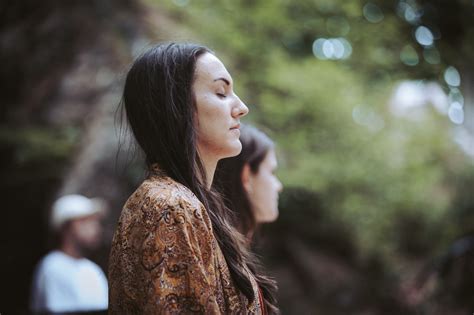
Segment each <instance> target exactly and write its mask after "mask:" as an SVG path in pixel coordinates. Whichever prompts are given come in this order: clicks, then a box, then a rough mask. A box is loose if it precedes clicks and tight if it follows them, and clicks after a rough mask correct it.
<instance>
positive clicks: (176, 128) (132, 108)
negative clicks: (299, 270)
mask: <svg viewBox="0 0 474 315" xmlns="http://www.w3.org/2000/svg"><path fill="white" fill-rule="evenodd" d="M208 52H210V50H209V49H207V48H206V47H203V46H199V45H195V44H176V43H170V44H160V45H157V46H155V47H153V48H152V49H150V50H148V51H147V52H145V53H144V54H143V55H141V56H140V57H138V58H137V59H136V61H135V62H134V64H133V65H132V68H131V69H130V71H129V73H128V75H127V78H126V82H125V88H124V94H123V104H124V106H125V111H126V115H127V120H128V122H129V125H130V127H131V129H132V132H133V134H134V136H135V139H136V141H137V143H138V144H139V146H140V147H141V149H142V150H143V152H144V154H145V159H146V163H147V166H148V167H149V168H151V167H152V165H154V164H158V165H159V168H160V169H161V170H163V171H164V172H165V173H166V174H167V175H168V176H170V177H171V178H173V179H174V180H176V181H177V182H179V183H181V184H183V185H185V186H187V187H188V188H189V189H190V190H191V191H192V192H193V193H194V194H195V195H196V196H197V198H198V199H199V200H200V201H201V202H202V203H203V205H204V206H205V208H206V209H207V210H208V213H209V217H210V219H211V222H212V226H213V230H214V233H215V235H216V239H217V241H218V242H219V245H220V248H221V250H222V252H223V254H224V257H225V259H226V261H227V265H228V267H229V271H230V274H231V276H232V278H233V280H234V282H235V285H236V286H237V287H238V288H239V290H240V291H241V292H242V293H243V294H244V295H245V296H246V297H247V298H248V299H249V300H250V301H252V300H253V299H254V292H253V288H252V285H251V282H250V279H249V276H248V274H247V272H246V271H245V270H246V268H245V266H247V267H248V268H249V269H250V270H251V271H252V272H253V273H254V275H255V278H256V279H257V282H258V285H259V286H260V288H261V289H262V291H263V295H264V299H265V304H266V306H267V310H268V311H270V312H272V313H273V312H278V309H277V308H276V302H275V289H276V286H275V283H274V282H272V281H271V280H269V279H268V278H266V277H265V276H263V275H261V274H260V272H259V271H258V270H259V269H258V268H259V267H258V262H257V260H256V259H255V257H254V256H253V255H251V254H250V253H249V252H248V251H247V249H246V247H245V241H244V239H243V237H242V235H241V234H240V233H238V232H237V230H236V229H234V228H233V227H232V225H231V224H230V223H229V221H228V209H227V208H226V206H225V204H224V203H223V201H222V199H221V197H220V195H219V194H217V193H216V192H214V191H212V190H209V189H207V187H206V185H205V183H206V175H205V171H204V167H203V164H202V161H201V160H200V158H199V156H198V153H197V139H196V130H195V127H194V126H195V124H194V118H195V114H196V104H195V99H194V93H193V90H192V86H193V81H194V73H195V66H196V61H197V59H198V58H199V56H201V55H203V54H205V53H208Z"/></svg>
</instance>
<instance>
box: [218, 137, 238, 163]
mask: <svg viewBox="0 0 474 315" xmlns="http://www.w3.org/2000/svg"><path fill="white" fill-rule="evenodd" d="M241 151H242V143H240V141H239V140H237V141H236V142H234V143H232V145H230V146H229V147H228V150H226V152H225V153H224V155H225V156H223V157H222V158H223V159H224V158H228V157H233V156H237V155H239V154H240V152H241Z"/></svg>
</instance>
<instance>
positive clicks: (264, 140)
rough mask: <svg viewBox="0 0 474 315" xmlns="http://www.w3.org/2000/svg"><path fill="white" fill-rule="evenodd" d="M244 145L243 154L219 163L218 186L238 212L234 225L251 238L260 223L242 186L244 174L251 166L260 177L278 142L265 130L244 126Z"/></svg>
mask: <svg viewBox="0 0 474 315" xmlns="http://www.w3.org/2000/svg"><path fill="white" fill-rule="evenodd" d="M240 142H241V143H242V151H241V152H240V154H239V155H237V156H234V157H230V158H226V159H222V160H220V161H219V163H218V164H217V169H216V175H215V178H216V179H215V181H214V182H215V183H214V186H215V188H216V189H217V190H218V191H219V192H220V193H221V194H222V195H223V196H224V201H225V203H226V206H227V207H228V208H229V209H232V211H233V212H234V216H233V223H234V226H236V227H237V228H238V229H239V231H240V232H241V233H242V234H244V235H245V236H251V235H252V234H253V232H254V231H255V229H256V228H257V222H256V219H255V214H254V212H253V211H252V205H251V204H250V200H249V197H248V195H247V192H246V191H245V189H244V185H243V183H242V172H243V169H244V166H245V165H249V167H250V171H251V172H252V173H253V174H257V173H258V170H259V167H260V164H261V163H262V162H263V160H264V159H265V157H266V156H267V154H268V152H269V151H270V150H271V149H273V147H274V143H273V141H272V140H271V139H270V138H269V137H268V136H267V135H266V134H264V133H263V132H262V131H260V130H258V129H257V128H255V127H252V126H250V125H244V124H242V126H241V128H240Z"/></svg>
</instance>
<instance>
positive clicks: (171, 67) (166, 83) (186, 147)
mask: <svg viewBox="0 0 474 315" xmlns="http://www.w3.org/2000/svg"><path fill="white" fill-rule="evenodd" d="M123 105H124V107H125V112H126V115H127V121H128V123H129V126H130V128H131V130H132V132H133V135H134V137H135V139H136V141H137V143H138V145H139V147H140V148H141V149H142V151H143V153H144V155H145V158H146V166H147V168H148V171H149V175H148V177H147V178H146V179H145V180H144V181H143V183H142V184H141V185H140V186H139V187H138V189H137V190H136V191H135V192H134V193H133V194H132V195H131V196H130V198H129V199H128V201H127V202H126V203H125V205H124V207H123V210H122V213H121V216H120V219H119V222H118V226H117V229H116V232H115V235H114V239H113V244H112V250H111V254H110V261H109V287H110V301H109V305H110V306H109V308H110V314H188V313H197V314H267V313H277V312H278V309H277V307H276V303H275V298H274V295H275V284H274V282H272V281H271V280H269V279H268V278H267V277H265V276H264V275H263V274H261V273H260V272H259V271H258V270H259V269H258V264H257V261H256V259H255V258H254V256H253V255H252V254H251V253H249V252H248V250H247V249H246V246H245V240H244V238H243V237H242V236H241V234H240V233H238V232H237V230H236V229H235V228H233V227H232V224H231V223H230V222H229V215H228V214H229V212H228V211H229V210H228V209H227V208H226V206H225V204H224V203H223V201H222V199H221V197H220V195H219V194H218V193H216V192H215V191H214V189H213V188H212V187H211V184H212V181H213V178H214V172H215V169H216V165H217V163H218V161H219V160H220V159H222V158H226V157H231V156H235V155H237V154H239V153H240V151H241V148H242V145H241V143H240V141H239V135H240V130H239V129H240V118H241V117H243V116H245V115H246V114H247V112H248V108H247V107H246V106H245V104H244V103H243V102H242V101H241V100H240V99H239V97H238V96H237V95H236V94H235V93H234V90H233V80H232V77H231V76H230V74H229V72H228V71H227V69H226V68H225V66H224V65H223V64H222V62H221V61H220V60H219V59H218V58H217V57H216V56H215V55H214V54H213V53H212V52H211V51H210V50H209V49H207V48H206V47H203V46H199V45H194V44H176V43H171V44H160V45H157V46H155V47H153V48H152V49H150V50H149V51H147V52H146V53H145V54H143V55H142V56H140V57H139V58H137V60H136V61H135V62H134V64H133V65H132V67H131V69H130V71H129V72H128V75H127V78H126V83H125V87H124V93H123Z"/></svg>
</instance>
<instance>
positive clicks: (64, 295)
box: [30, 195, 108, 314]
mask: <svg viewBox="0 0 474 315" xmlns="http://www.w3.org/2000/svg"><path fill="white" fill-rule="evenodd" d="M103 208H104V207H103V203H102V202H100V201H99V200H97V199H89V198H87V197H84V196H81V195H66V196H63V197H61V198H59V199H58V200H56V201H55V203H54V204H53V207H52V212H51V217H50V224H51V228H52V229H53V232H54V233H55V234H56V237H57V244H58V246H57V248H56V249H54V250H53V251H51V252H50V253H48V254H47V255H46V256H45V257H43V258H42V259H41V261H40V262H39V263H38V265H37V267H36V270H35V274H34V278H33V285H32V292H31V304H30V307H31V310H32V312H33V313H35V314H61V313H68V314H70V313H79V314H80V313H84V314H85V313H90V314H92V313H100V312H101V311H103V312H104V314H105V311H106V310H107V307H108V286H107V279H106V277H105V275H104V273H103V271H102V270H101V269H100V267H99V266H98V265H96V264H95V263H93V262H92V261H90V260H89V259H87V258H85V257H84V255H85V253H86V252H87V251H88V250H91V249H94V248H96V247H97V246H98V245H99V244H100V239H101V224H100V218H101V214H102V213H101V212H102V211H103V210H104V209H103Z"/></svg>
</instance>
